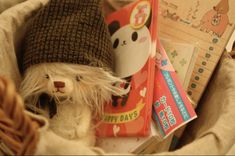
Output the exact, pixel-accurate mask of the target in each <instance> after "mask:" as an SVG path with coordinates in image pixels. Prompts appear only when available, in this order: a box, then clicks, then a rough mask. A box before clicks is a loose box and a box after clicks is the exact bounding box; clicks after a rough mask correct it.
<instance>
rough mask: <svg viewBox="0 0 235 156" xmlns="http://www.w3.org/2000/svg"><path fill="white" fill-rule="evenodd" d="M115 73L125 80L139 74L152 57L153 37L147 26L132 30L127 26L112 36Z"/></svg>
mask: <svg viewBox="0 0 235 156" xmlns="http://www.w3.org/2000/svg"><path fill="white" fill-rule="evenodd" d="M112 43H113V49H114V56H115V72H116V74H117V75H118V76H119V77H121V78H125V77H128V76H131V75H133V74H135V73H136V72H138V71H139V70H140V69H141V68H142V67H143V66H144V65H145V63H146V62H147V60H148V57H149V55H150V46H151V36H150V33H149V30H148V28H147V27H146V26H144V27H142V28H141V29H138V30H135V29H132V28H131V26H130V25H126V26H124V27H122V28H120V29H119V30H117V31H116V32H115V33H114V34H113V35H112Z"/></svg>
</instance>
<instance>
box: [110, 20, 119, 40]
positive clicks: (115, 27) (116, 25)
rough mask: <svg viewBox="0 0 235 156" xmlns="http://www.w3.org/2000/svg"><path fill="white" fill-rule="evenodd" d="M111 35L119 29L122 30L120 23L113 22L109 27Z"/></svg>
mask: <svg viewBox="0 0 235 156" xmlns="http://www.w3.org/2000/svg"><path fill="white" fill-rule="evenodd" d="M108 28H109V33H110V35H111V36H112V35H113V34H114V33H115V32H116V31H117V30H118V29H120V23H119V22H118V21H112V22H111V23H110V24H109V25H108Z"/></svg>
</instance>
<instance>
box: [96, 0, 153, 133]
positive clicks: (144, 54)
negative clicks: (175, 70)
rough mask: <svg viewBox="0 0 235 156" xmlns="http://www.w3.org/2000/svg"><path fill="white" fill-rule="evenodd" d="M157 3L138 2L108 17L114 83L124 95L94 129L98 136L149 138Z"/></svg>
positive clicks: (109, 104)
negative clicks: (122, 81)
mask: <svg viewBox="0 0 235 156" xmlns="http://www.w3.org/2000/svg"><path fill="white" fill-rule="evenodd" d="M156 17H157V1H156V0H138V1H136V2H135V3H132V4H130V5H128V6H126V7H124V8H122V9H120V10H118V11H117V12H114V13H112V14H111V15H109V16H108V17H107V24H108V28H109V31H110V34H111V39H112V43H113V49H114V56H115V63H114V64H115V73H116V74H117V76H119V77H121V78H123V79H125V80H126V83H125V84H116V85H119V86H120V87H123V88H124V89H126V90H127V92H128V93H127V94H126V95H123V96H122V97H120V96H115V95H113V97H112V102H109V103H107V104H106V106H105V109H104V111H105V113H104V115H103V117H102V120H101V123H100V124H99V125H98V127H97V130H96V132H97V136H99V137H130V136H148V135H149V133H150V122H151V115H152V100H153V99H152V97H153V83H154V81H153V80H154V68H155V67H154V58H153V57H154V54H155V51H156V32H157V31H156V28H157V26H156V22H157V18H156Z"/></svg>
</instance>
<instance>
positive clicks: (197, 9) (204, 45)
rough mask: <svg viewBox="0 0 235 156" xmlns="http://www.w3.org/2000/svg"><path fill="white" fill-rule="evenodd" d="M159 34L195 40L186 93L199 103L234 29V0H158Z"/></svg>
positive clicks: (175, 40) (188, 41) (180, 39)
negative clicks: (195, 49) (192, 63)
mask: <svg viewBox="0 0 235 156" xmlns="http://www.w3.org/2000/svg"><path fill="white" fill-rule="evenodd" d="M159 7H160V8H159V12H160V14H159V36H160V37H162V38H168V39H170V40H172V41H174V42H183V43H189V44H195V43H197V47H198V56H197V57H196V63H195V66H194V68H193V73H192V75H189V76H190V82H189V85H188V88H187V93H188V95H189V96H190V97H191V99H192V100H193V101H194V102H195V103H198V102H199V100H200V98H201V96H202V94H203V92H204V90H205V88H206V86H207V84H208V81H209V80H210V77H211V76H212V73H213V71H214V69H215V67H216V65H217V63H218V61H219V59H220V57H221V55H222V53H223V51H224V49H225V46H226V44H227V42H228V40H229V38H230V36H231V35H232V33H233V31H234V26H235V25H234V22H235V1H233V0H213V1H205V0H188V1H179V0H160V1H159Z"/></svg>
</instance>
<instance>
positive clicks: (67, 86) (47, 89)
mask: <svg viewBox="0 0 235 156" xmlns="http://www.w3.org/2000/svg"><path fill="white" fill-rule="evenodd" d="M117 82H119V83H120V82H122V80H121V79H119V78H116V77H114V76H112V75H111V74H110V73H108V72H106V71H104V70H102V69H100V68H95V67H89V66H84V65H74V64H65V63H43V64H39V65H34V66H32V67H30V68H29V69H28V70H27V71H26V73H25V78H24V80H23V82H22V84H21V94H22V96H23V97H24V99H25V100H28V99H30V101H28V102H27V103H28V104H30V105H34V106H36V105H37V102H38V99H39V97H40V95H42V94H48V95H49V96H50V97H52V98H54V99H55V101H56V103H57V104H59V103H61V104H63V103H66V104H74V105H84V104H85V105H88V106H89V107H90V108H91V109H92V110H93V111H95V112H98V113H101V111H102V109H103V108H102V107H103V104H104V103H105V102H106V101H109V100H111V96H112V94H115V95H122V94H123V93H122V90H121V88H118V87H116V86H115V85H113V84H114V83H117Z"/></svg>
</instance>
